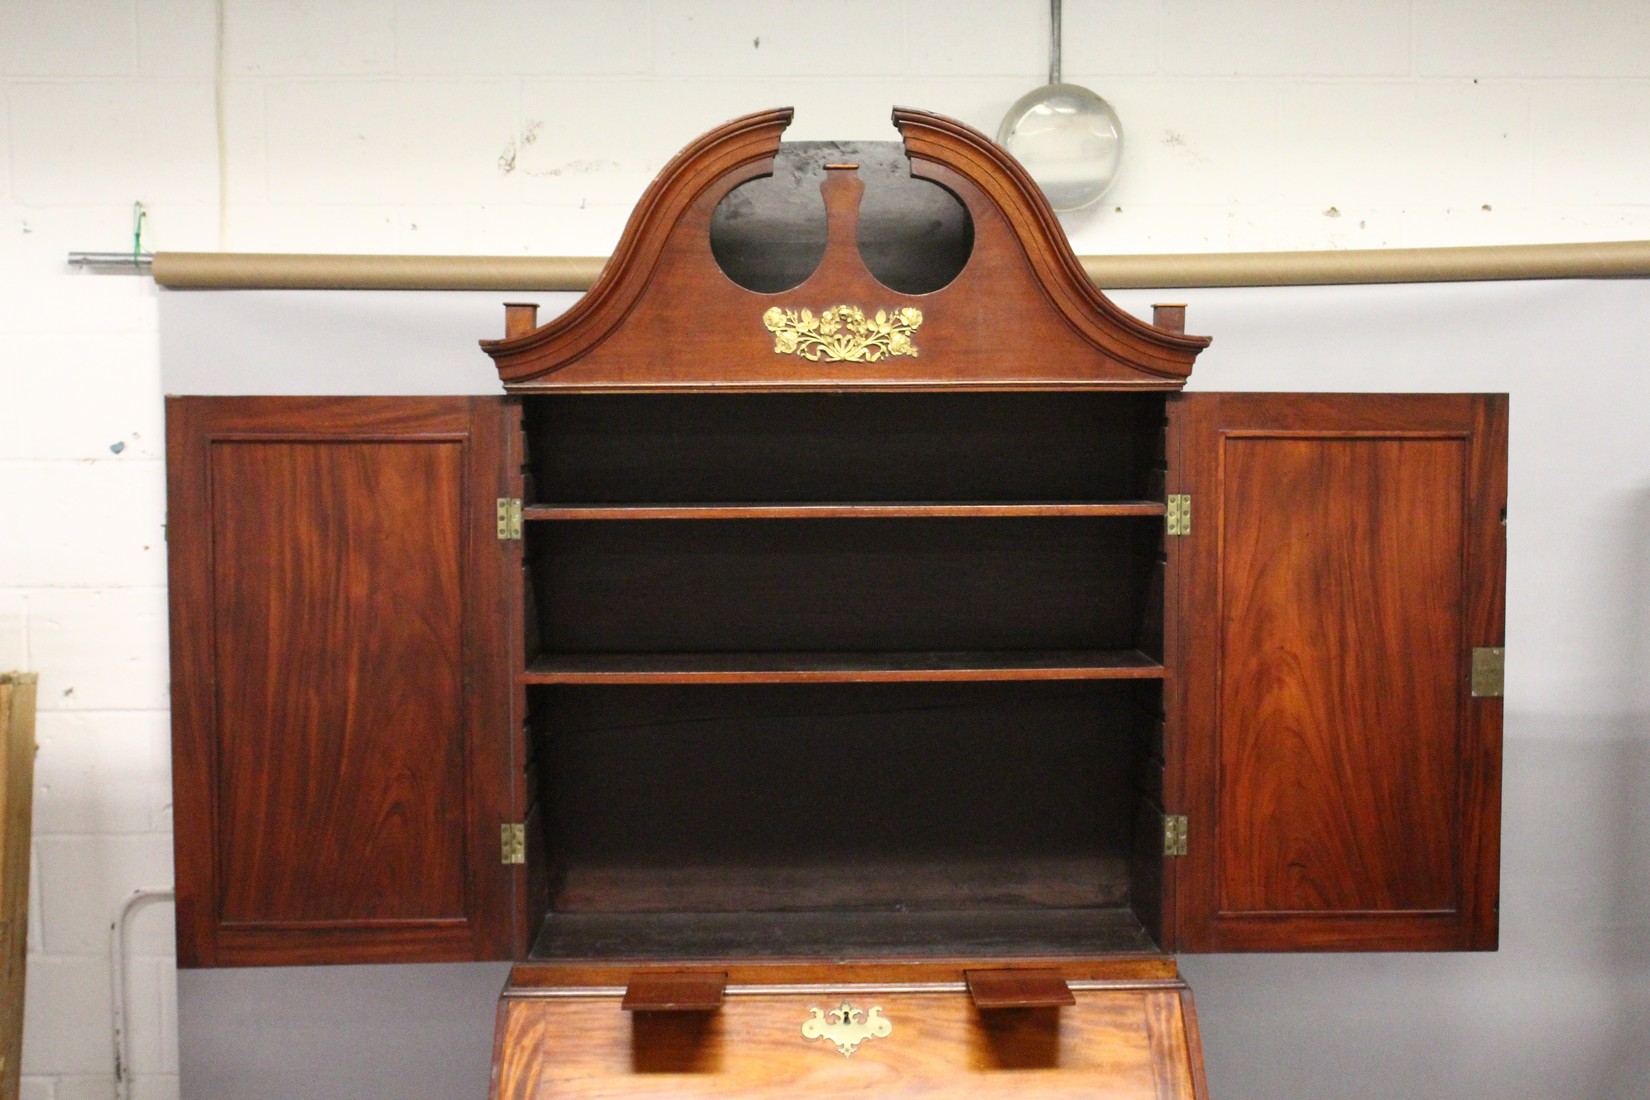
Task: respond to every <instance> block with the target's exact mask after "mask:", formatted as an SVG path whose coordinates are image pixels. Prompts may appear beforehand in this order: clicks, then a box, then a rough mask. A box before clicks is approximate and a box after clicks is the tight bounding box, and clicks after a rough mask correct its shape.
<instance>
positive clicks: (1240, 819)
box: [1179, 394, 1505, 950]
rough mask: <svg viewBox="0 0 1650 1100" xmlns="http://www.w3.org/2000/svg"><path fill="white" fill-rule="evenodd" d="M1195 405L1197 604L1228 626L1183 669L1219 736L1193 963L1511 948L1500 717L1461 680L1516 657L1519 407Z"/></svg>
mask: <svg viewBox="0 0 1650 1100" xmlns="http://www.w3.org/2000/svg"><path fill="white" fill-rule="evenodd" d="M1183 400H1184V404H1185V410H1186V413H1187V415H1186V417H1185V419H1184V421H1183V423H1182V427H1183V428H1184V429H1185V430H1186V432H1187V435H1186V439H1185V440H1184V441H1183V454H1185V453H1188V452H1195V456H1194V458H1193V461H1192V462H1191V463H1190V464H1189V465H1188V468H1187V469H1186V470H1185V471H1184V475H1185V476H1186V478H1187V484H1189V485H1191V486H1193V487H1194V489H1193V494H1194V501H1195V502H1196V503H1195V505H1194V520H1193V534H1192V535H1191V536H1190V539H1191V540H1195V541H1192V542H1190V543H1189V546H1188V551H1189V553H1191V554H1192V555H1193V556H1194V558H1195V560H1196V567H1197V569H1198V570H1199V572H1198V574H1197V575H1196V576H1195V577H1194V579H1193V581H1192V585H1193V588H1194V592H1193V594H1192V601H1193V602H1192V603H1191V605H1190V606H1191V607H1192V608H1195V609H1196V611H1195V612H1194V617H1195V618H1197V619H1198V620H1199V621H1205V622H1209V623H1212V624H1218V629H1217V630H1214V631H1210V632H1209V633H1208V635H1207V636H1206V637H1204V638H1202V639H1200V640H1199V643H1198V644H1197V645H1194V646H1192V647H1189V648H1190V652H1189V653H1188V652H1187V651H1186V650H1183V651H1182V656H1183V657H1184V658H1185V660H1186V661H1187V665H1188V668H1189V670H1190V671H1189V674H1188V677H1186V678H1185V679H1186V680H1187V681H1188V682H1187V683H1186V684H1184V685H1183V688H1184V690H1185V692H1186V693H1187V697H1186V700H1185V704H1186V711H1185V713H1186V715H1187V720H1188V722H1187V732H1188V734H1189V735H1190V734H1192V733H1193V732H1194V731H1202V730H1207V731H1208V736H1207V737H1206V738H1200V739H1197V740H1194V741H1191V742H1190V743H1188V744H1187V745H1186V747H1185V757H1184V759H1183V761H1182V765H1183V767H1184V768H1185V781H1186V786H1185V788H1184V789H1183V791H1182V794H1183V796H1184V797H1185V798H1186V805H1187V806H1188V808H1189V816H1190V818H1191V837H1190V847H1191V852H1190V854H1189V855H1188V857H1187V858H1186V860H1185V861H1184V864H1185V866H1184V868H1183V869H1182V879H1181V887H1182V891H1183V892H1182V895H1181V899H1180V914H1179V915H1180V920H1181V940H1180V943H1181V946H1182V947H1183V948H1187V947H1190V948H1193V949H1201V950H1227V949H1234V950H1243V949H1261V950H1277V949H1284V948H1312V947H1316V948H1334V949H1371V948H1386V949H1422V948H1452V947H1453V948H1460V947H1488V946H1493V943H1494V938H1493V919H1491V920H1490V921H1488V922H1487V923H1486V921H1485V919H1484V917H1483V913H1484V911H1485V909H1486V907H1488V908H1489V909H1490V910H1493V906H1494V898H1495V894H1496V882H1495V878H1494V874H1493V871H1492V870H1491V869H1490V865H1488V861H1486V860H1485V859H1484V858H1483V845H1484V844H1485V843H1486V841H1485V839H1484V837H1485V833H1486V831H1492V832H1493V831H1494V829H1493V823H1494V822H1495V821H1496V819H1497V814H1498V790H1497V789H1496V788H1495V785H1494V784H1493V782H1491V781H1490V777H1488V776H1485V775H1484V773H1485V770H1486V763H1485V762H1486V761H1491V760H1496V759H1499V751H1500V729H1499V722H1498V717H1499V710H1498V704H1494V703H1491V705H1489V706H1486V705H1484V704H1485V703H1487V702H1490V701H1486V700H1476V699H1472V698H1470V696H1469V694H1468V691H1467V679H1468V669H1469V667H1470V652H1469V651H1470V649H1471V648H1472V647H1473V646H1481V645H1499V644H1501V642H1500V637H1501V622H1500V612H1499V608H1500V598H1499V595H1498V594H1499V592H1500V590H1501V587H1502V572H1501V559H1500V557H1499V555H1498V553H1497V552H1496V550H1495V547H1496V546H1498V544H1499V541H1498V540H1499V537H1500V536H1499V522H1498V516H1499V512H1500V508H1501V507H1502V505H1503V503H1504V500H1505V480H1504V477H1505V475H1504V443H1503V442H1500V440H1502V439H1504V436H1503V435H1502V431H1503V429H1500V428H1498V427H1496V426H1495V425H1496V424H1497V422H1498V418H1504V410H1505V405H1504V401H1501V400H1499V399H1491V398H1475V397H1465V396H1457V395H1438V396H1427V397H1417V396H1397V397H1375V396H1372V395H1358V396H1356V397H1352V396H1345V395H1341V396H1302V395H1285V394H1278V395H1212V396H1209V397H1203V396H1195V397H1188V398H1185V399H1183ZM1469 608H1477V609H1478V610H1476V611H1474V612H1469ZM1217 669H1218V675H1215V674H1214V673H1215V672H1216V670H1217ZM1489 843H1492V844H1493V841H1491V842H1489ZM1486 932H1488V935H1487V936H1486Z"/></svg>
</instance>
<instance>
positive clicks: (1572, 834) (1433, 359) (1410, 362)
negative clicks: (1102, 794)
mask: <svg viewBox="0 0 1650 1100" xmlns="http://www.w3.org/2000/svg"><path fill="white" fill-rule="evenodd" d="M573 297H574V296H572V295H557V294H538V295H509V294H493V293H488V294H467V293H466V294H449V293H416V292H412V293H402V292H396V293H387V292H385V293H359V292H357V293H343V292H324V291H322V292H305V291H283V292H238V291H236V292H231V291H194V292H166V293H163V295H162V298H161V353H162V369H163V377H164V381H165V385H166V388H167V391H168V392H171V393H496V392H499V388H498V385H497V379H496V377H495V376H494V375H493V374H492V372H491V364H490V362H489V361H488V360H487V359H486V357H485V356H484V355H482V354H481V353H480V352H479V351H478V350H477V349H476V346H475V341H476V340H477V339H479V338H481V337H488V336H497V335H501V334H502V331H503V309H502V307H501V305H500V303H501V302H503V301H506V300H518V301H519V300H537V301H540V302H542V303H544V305H545V307H546V308H545V309H544V310H543V311H542V312H541V317H547V316H549V315H550V314H552V313H554V312H555V311H557V310H558V309H561V308H565V306H566V304H567V303H568V302H570V301H571V300H572V298H573ZM1115 297H1116V299H1117V300H1118V301H1119V302H1120V303H1122V304H1123V305H1124V306H1126V307H1127V308H1130V309H1131V310H1133V311H1134V312H1135V313H1137V314H1141V315H1149V306H1150V303H1151V302H1152V301H1153V300H1154V299H1157V300H1172V301H1184V302H1187V303H1189V309H1188V316H1187V327H1188V329H1189V330H1190V331H1192V332H1200V333H1209V334H1212V335H1213V336H1214V337H1215V342H1214V344H1213V346H1212V347H1211V348H1210V349H1209V351H1208V352H1206V353H1205V354H1204V355H1203V357H1202V358H1201V359H1200V360H1199V363H1198V367H1197V372H1196V374H1195V376H1194V381H1193V384H1192V387H1191V388H1194V389H1218V390H1320V391H1322V390H1339V391H1421V390H1430V391H1480V390H1483V391H1505V392H1509V393H1511V395H1512V432H1511V460H1510V461H1511V471H1510V480H1511V489H1510V499H1509V521H1508V524H1509V525H1508V534H1507V537H1508V562H1509V564H1508V578H1507V587H1508V601H1507V649H1508V655H1507V696H1506V780H1505V799H1504V826H1503V834H1502V902H1501V943H1502V948H1501V950H1500V951H1499V952H1498V953H1495V954H1483V955H1470V954H1452V955H1313V956H1298V955H1295V956H1291V955H1253V956H1236V955H1224V956H1204V957H1197V956H1184V957H1182V959H1181V964H1182V969H1183V971H1184V973H1185V975H1186V977H1187V979H1188V980H1189V981H1190V983H1191V985H1192V987H1193V989H1194V990H1195V991H1196V994H1197V999H1198V1006H1199V1016H1200V1020H1201V1023H1202V1027H1203V1038H1204V1044H1205V1050H1206V1054H1207V1059H1208V1068H1209V1081H1210V1087H1211V1091H1212V1092H1213V1094H1214V1096H1215V1098H1216V1100H1280V1098H1291V1097H1295V1098H1302V1100H1340V1098H1346V1100H1354V1098H1355V1100H1372V1098H1378V1097H1418V1096H1428V1097H1445V1098H1459V1100H1471V1098H1480V1097H1482V1098H1485V1100H1488V1098H1491V1097H1493V1098H1496V1100H1515V1098H1524V1097H1528V1098H1531V1100H1538V1098H1539V1100H1616V1098H1623V1100H1626V1098H1639V1100H1642V1098H1643V1097H1645V1096H1646V1095H1650V1049H1647V1048H1650V800H1647V798H1646V792H1650V718H1647V715H1650V595H1647V592H1646V588H1647V582H1650V413H1647V410H1650V369H1647V363H1650V283H1647V282H1644V281H1633V280H1623V281H1576V282H1532V283H1496V284H1438V285H1428V286H1387V287H1317V288H1264V289H1224V290H1192V291H1186V290H1177V291H1173V292H1169V293H1167V294H1152V293H1150V292H1126V293H1119V294H1117V295H1115ZM504 977H505V967H503V966H502V965H465V966H385V967H336V968H297V969H290V970H216V971H213V970H205V971H184V972H182V973H180V974H179V976H178V1014H179V1034H180V1044H181V1052H180V1060H181V1072H182V1089H183V1095H184V1097H185V1098H186V1100H265V1098H269V1100H291V1098H294V1097H306V1098H311V1100H330V1098H333V1097H337V1098H340V1100H342V1098H346V1097H347V1098H349V1100H378V1098H383V1100H391V1098H393V1100H421V1098H425V1097H428V1098H430V1100H437V1098H439V1100H454V1098H458V1097H466V1096H481V1095H483V1094H484V1092H485V1083H486V1078H487V1067H488V1059H489V1042H490V1037H491V1031H492V1012H493V1007H494V999H495V998H496V996H497V993H498V990H499V988H500V987H501V986H502V984H503V981H504Z"/></svg>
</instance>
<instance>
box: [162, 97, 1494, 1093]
mask: <svg viewBox="0 0 1650 1100" xmlns="http://www.w3.org/2000/svg"><path fill="white" fill-rule="evenodd" d="M789 118H790V113H789V112H788V111H773V112H768V113H764V114H758V115H752V116H748V117H746V118H743V119H739V120H736V121H734V122H732V123H729V124H727V125H725V126H723V127H721V128H720V129H718V130H715V131H713V132H711V133H710V134H707V135H706V136H705V137H703V138H701V139H700V140H699V141H697V142H696V143H694V144H693V145H692V146H690V147H689V148H688V149H687V150H685V151H684V152H683V153H681V154H680V155H679V156H678V157H677V158H676V159H675V160H674V161H672V162H671V164H670V165H668V166H667V167H666V169H665V170H664V172H663V173H662V174H661V176H660V177H659V179H658V180H657V181H656V182H655V183H654V184H653V186H652V187H651V188H650V189H649V190H648V192H647V193H646V194H645V195H644V197H643V199H642V201H641V203H640V205H639V206H638V208H637V210H636V212H635V214H634V215H633V217H632V219H631V222H630V224H629V227H628V228H627V229H626V231H625V235H624V237H623V239H622V240H621V242H620V244H619V247H618V249H617V251H616V252H615V254H614V256H613V259H612V261H611V262H610V263H609V265H608V266H607V268H606V269H605V270H604V272H603V273H602V276H601V278H600V279H599V280H598V281H597V283H596V284H595V286H594V287H593V288H592V289H591V290H590V292H589V293H588V294H587V295H586V296H585V297H584V298H583V299H582V300H581V301H580V302H579V303H578V305H577V306H575V307H574V308H573V309H572V310H570V311H569V312H568V313H566V314H565V315H563V316H561V317H559V318H557V319H556V320H555V321H553V322H551V323H549V324H546V325H543V326H539V325H538V324H537V321H536V316H535V313H534V310H533V308H532V307H531V306H526V305H512V306H508V307H506V318H507V319H506V324H505V336H504V338H502V339H498V340H487V341H484V342H483V347H484V349H485V351H486V352H487V354H489V355H491V356H492V357H493V359H494V361H495V362H496V364H497V367H498V371H499V375H500V377H501V378H502V379H503V381H504V384H505V389H506V391H507V396H505V397H502V398H415V397H400V398H396V397H372V398H368V397H359V398H339V397H325V398H320V397H317V398H291V397H287V398H277V397H263V398H260V397H221V398H178V399H174V400H173V401H171V402H170V404H169V406H168V464H169V477H170V490H171V504H170V538H171V542H170V551H171V580H172V588H171V591H172V601H173V606H172V615H173V629H172V638H173V643H172V644H173V675H174V681H175V699H174V769H175V776H176V822H177V876H178V878H177V881H178V949H179V957H180V962H181V963H182V965H184V966H194V967H204V966H241V965H255V966H268V965H281V964H300V963H303V964H307V963H325V962H403V961H406V962H411V961H420V962H423V961H439V960H476V959H500V958H503V959H514V960H517V966H516V967H515V969H514V972H513V974H512V977H511V979H510V982H509V985H508V986H507V988H506V989H505V990H504V993H503V996H502V998H501V1000H500V1002H499V1007H498V1021H497V1032H496V1039H495V1057H494V1070H493V1080H492V1085H491V1088H492V1094H493V1095H494V1096H498V1097H510V1098H517V1100H525V1098H528V1097H550V1096H555V1097H562V1096H598V1095H599V1096H643V1095H648V1096H671V1097H675V1096H694V1095H704V1096H794V1095H801V1094H804V1093H806V1094H813V1095H832V1094H836V1093H839V1092H856V1093H857V1092H862V1091H865V1092H867V1094H868V1095H928V1094H933V1095H946V1096H968V1095H978V1096H1001V1095H1007V1094H1009V1093H1010V1092H1011V1091H1012V1093H1013V1094H1014V1095H1025V1096H1066V1095H1072V1096H1078V1095H1081V1096H1093V1095H1115V1096H1130V1097H1132V1096H1139V1097H1152V1098H1163V1097H1203V1096H1205V1095H1206V1093H1207V1090H1206V1087H1205V1085H1204V1083H1203V1074H1202V1069H1201V1055H1200V1047H1199V1043H1198V1037H1197V1028H1196V1018H1195V1015H1194V1014H1193V1011H1192V1003H1191V996H1190V992H1189V991H1188V990H1187V989H1186V987H1185V985H1184V984H1183V983H1182V982H1181V981H1180V979H1179V976H1178V973H1177V969H1176V965H1175V961H1174V955H1175V954H1176V953H1180V952H1199V951H1249V950H1263V951H1296V950H1336V951H1344V950H1358V951H1370V950H1402V951H1416V950H1480V949H1492V948H1494V947H1495V945H1496V925H1497V916H1496V904H1497V890H1498V883H1497V874H1498V861H1499V832H1500V763H1501V704H1500V700H1499V698H1498V697H1497V696H1498V695H1499V684H1498V675H1497V668H1498V660H1499V654H1500V646H1501V644H1502V629H1503V628H1502V619H1503V587H1504V582H1503V578H1504V572H1505V550H1504V546H1505V544H1504V537H1503V536H1504V529H1503V522H1502V521H1503V516H1504V505H1505V500H1506V401H1505V399H1504V398H1503V397H1500V396H1495V395H1454V394H1447V395H1437V394H1434V395H1414V396H1406V395H1381V396H1376V395H1344V394H1343V395H1313V394H1275V393H1274V394H1220V393H1197V394H1182V393H1180V392H1178V391H1179V390H1180V388H1181V387H1182V385H1183V384H1184V383H1185V381H1186V379H1187V377H1188V375H1189V374H1190V372H1191V370H1192V364H1193V361H1194V359H1195V358H1196V356H1197V354H1198V352H1199V351H1200V350H1201V349H1202V348H1203V347H1204V346H1206V345H1207V343H1208V340H1207V338H1205V337H1198V336H1189V335H1186V334H1185V332H1184V313H1183V310H1182V309H1181V308H1180V307H1173V306H1170V307H1160V308H1159V309H1158V310H1157V312H1156V314H1155V316H1154V319H1153V323H1152V324H1146V323H1144V322H1142V321H1140V320H1137V319H1135V318H1134V317H1132V316H1130V315H1129V314H1127V313H1124V312H1123V311H1121V310H1119V309H1118V308H1116V307H1115V306H1114V305H1112V303H1111V302H1110V301H1108V300H1107V299H1106V298H1105V297H1104V296H1103V295H1102V294H1100V293H1099V292H1098V291H1096V290H1095V289H1094V288H1093V287H1092V286H1091V285H1090V284H1089V283H1088V282H1087V281H1086V279H1085V278H1084V277H1083V272H1082V269H1081V268H1080V266H1079V265H1078V263H1077V261H1076V259H1075V258H1074V257H1073V255H1072V254H1071V251H1070V249H1069V247H1068V246H1067V244H1066V242H1065V238H1064V236H1063V234H1062V233H1061V231H1060V228H1059V226H1058V224H1057V222H1056V221H1055V218H1054V215H1053V213H1052V212H1051V211H1050V209H1049V207H1048V205H1047V204H1046V202H1045V201H1044V200H1043V198H1042V197H1041V195H1040V193H1039V192H1038V190H1037V188H1036V186H1035V185H1034V184H1033V183H1032V181H1031V180H1030V178H1029V177H1028V176H1027V175H1026V173H1025V172H1024V170H1023V169H1022V168H1021V167H1020V166H1019V165H1017V164H1016V163H1014V162H1013V161H1012V160H1011V159H1010V158H1009V157H1008V156H1007V155H1006V154H1004V153H1003V152H1002V151H1001V150H1000V149H998V148H997V147H996V146H995V145H993V144H992V143H991V142H989V141H988V140H986V139H985V138H984V137H982V136H981V135H979V134H977V133H975V132H973V131H971V130H969V129H967V128H966V127H963V126H960V125H958V124H956V123H953V122H950V121H948V120H946V119H943V118H939V117H936V116H934V115H930V114H926V113H924V112H920V111H909V110H897V111H895V113H894V122H895V124H896V126H897V127H898V129H899V132H900V135H901V137H902V138H903V143H902V144H893V143H889V144H886V145H874V144H873V145H861V146H854V147H844V146H838V145H806V144H804V145H784V146H782V145H781V144H780V141H779V139H780V134H781V132H782V131H783V129H784V127H785V125H786V124H787V123H788V121H789ZM850 154H851V156H852V159H851V160H850V159H847V158H848V155H850ZM480 1087H481V1083H480V1082H477V1090H478V1091H480Z"/></svg>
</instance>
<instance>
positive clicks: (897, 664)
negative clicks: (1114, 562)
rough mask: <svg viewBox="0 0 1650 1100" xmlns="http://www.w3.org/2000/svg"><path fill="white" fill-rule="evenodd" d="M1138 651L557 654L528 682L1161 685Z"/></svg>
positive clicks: (538, 664) (1155, 665) (1157, 671)
mask: <svg viewBox="0 0 1650 1100" xmlns="http://www.w3.org/2000/svg"><path fill="white" fill-rule="evenodd" d="M1167 675H1168V672H1167V671H1166V670H1165V669H1164V667H1163V664H1162V662H1160V661H1157V660H1154V659H1153V658H1151V657H1149V656H1147V655H1146V654H1144V653H1142V652H1141V651H1139V650H1137V649H1117V650H1093V649H1090V650H1068V651H1032V652H925V653H906V652H898V653H558V654H549V655H545V656H541V657H539V658H538V659H537V660H535V661H534V662H533V663H532V665H531V666H530V667H529V668H528V669H527V671H526V672H524V673H523V674H522V676H521V681H522V682H523V683H527V684H683V683H699V684H732V683H752V684H787V683H816V684H818V683H870V682H878V681H882V682H905V683H909V682H915V681H923V680H1161V679H1164V678H1166V677H1167Z"/></svg>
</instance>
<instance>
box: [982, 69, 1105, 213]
mask: <svg viewBox="0 0 1650 1100" xmlns="http://www.w3.org/2000/svg"><path fill="white" fill-rule="evenodd" d="M997 144H998V145H1001V146H1002V147H1003V148H1005V149H1007V150H1008V151H1009V152H1010V153H1012V154H1014V156H1015V157H1016V158H1017V159H1018V160H1019V161H1020V163H1021V164H1023V165H1025V167H1026V171H1028V172H1030V173H1031V178H1032V179H1034V180H1036V181H1037V185H1038V186H1039V187H1041V188H1042V189H1043V194H1044V195H1046V196H1047V197H1048V201H1049V204H1050V205H1051V206H1053V207H1054V209H1056V210H1059V211H1069V210H1081V209H1082V208H1083V207H1085V206H1088V205H1090V204H1091V203H1093V202H1096V201H1097V200H1098V199H1099V198H1100V196H1101V195H1104V194H1105V193H1106V189H1107V188H1109V187H1110V186H1111V184H1112V181H1113V180H1114V179H1116V178H1117V168H1118V165H1119V164H1121V163H1122V160H1123V123H1122V122H1121V121H1120V120H1119V119H1118V117H1117V112H1116V111H1114V110H1112V106H1111V104H1110V103H1107V102H1106V101H1105V100H1103V99H1101V98H1100V97H1099V96H1097V95H1095V94H1094V93H1093V92H1091V91H1089V90H1088V89H1087V88H1084V87H1082V86H1080V85H1077V84H1047V85H1044V86H1043V87H1041V88H1037V89H1034V90H1032V91H1030V92H1027V93H1026V94H1025V95H1023V96H1021V97H1020V98H1019V99H1018V100H1017V101H1016V102H1015V104H1014V106H1012V107H1010V108H1009V109H1008V114H1007V115H1005V116H1004V117H1003V124H1002V126H1001V127H999V128H998V130H997Z"/></svg>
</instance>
